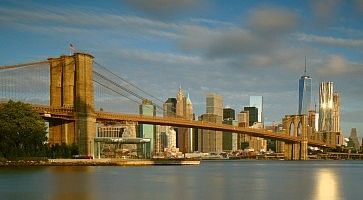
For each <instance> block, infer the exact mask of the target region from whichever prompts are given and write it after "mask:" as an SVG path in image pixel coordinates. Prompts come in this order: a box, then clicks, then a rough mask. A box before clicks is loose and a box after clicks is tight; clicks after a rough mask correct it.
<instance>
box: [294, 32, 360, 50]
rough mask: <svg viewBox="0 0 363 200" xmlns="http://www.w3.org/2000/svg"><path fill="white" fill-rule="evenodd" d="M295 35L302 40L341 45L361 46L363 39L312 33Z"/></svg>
mask: <svg viewBox="0 0 363 200" xmlns="http://www.w3.org/2000/svg"><path fill="white" fill-rule="evenodd" d="M296 37H297V39H298V40H299V41H303V42H316V43H321V44H326V45H334V46H341V47H352V48H363V40H360V39H346V38H336V37H331V36H317V35H312V34H305V33H298V34H296Z"/></svg>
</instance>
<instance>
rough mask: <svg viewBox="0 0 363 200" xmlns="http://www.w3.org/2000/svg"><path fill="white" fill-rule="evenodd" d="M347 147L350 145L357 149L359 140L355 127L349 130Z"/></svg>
mask: <svg viewBox="0 0 363 200" xmlns="http://www.w3.org/2000/svg"><path fill="white" fill-rule="evenodd" d="M348 147H352V148H353V149H354V150H356V151H357V150H359V141H358V135H357V129H356V128H352V130H351V131H350V136H349V142H348Z"/></svg>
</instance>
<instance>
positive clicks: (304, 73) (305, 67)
mask: <svg viewBox="0 0 363 200" xmlns="http://www.w3.org/2000/svg"><path fill="white" fill-rule="evenodd" d="M304 76H306V56H305V70H304Z"/></svg>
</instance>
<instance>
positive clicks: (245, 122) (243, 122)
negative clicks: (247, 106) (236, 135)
mask: <svg viewBox="0 0 363 200" xmlns="http://www.w3.org/2000/svg"><path fill="white" fill-rule="evenodd" d="M249 116H250V113H249V112H248V111H241V112H240V113H238V114H237V121H238V126H239V127H248V126H249V125H250V118H249Z"/></svg>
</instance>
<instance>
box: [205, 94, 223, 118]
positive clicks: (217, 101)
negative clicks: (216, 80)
mask: <svg viewBox="0 0 363 200" xmlns="http://www.w3.org/2000/svg"><path fill="white" fill-rule="evenodd" d="M206 100H207V107H206V111H207V114H214V115H217V116H220V117H223V97H222V96H221V95H218V94H215V93H210V94H207V99H206Z"/></svg>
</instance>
